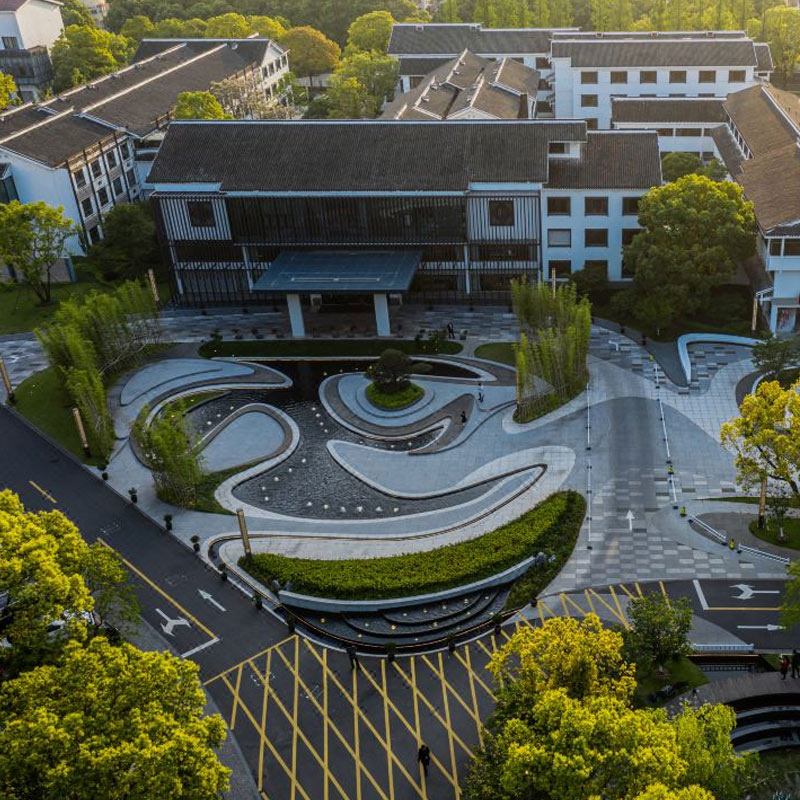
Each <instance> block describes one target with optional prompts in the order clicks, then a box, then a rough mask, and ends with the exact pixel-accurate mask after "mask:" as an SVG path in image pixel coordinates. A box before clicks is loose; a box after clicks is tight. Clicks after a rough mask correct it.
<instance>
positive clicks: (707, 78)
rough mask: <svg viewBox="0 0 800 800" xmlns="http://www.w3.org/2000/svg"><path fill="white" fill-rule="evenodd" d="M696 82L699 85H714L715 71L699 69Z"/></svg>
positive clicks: (715, 80) (715, 79)
mask: <svg viewBox="0 0 800 800" xmlns="http://www.w3.org/2000/svg"><path fill="white" fill-rule="evenodd" d="M698 80H699V81H700V83H716V82H717V71H716V70H715V69H701V70H700V75H699V76H698Z"/></svg>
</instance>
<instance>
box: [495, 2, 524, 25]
mask: <svg viewBox="0 0 800 800" xmlns="http://www.w3.org/2000/svg"><path fill="white" fill-rule="evenodd" d="M495 8H496V10H497V19H496V20H495V24H496V25H497V27H499V28H517V27H519V15H518V13H517V11H518V8H519V6H518V4H517V0H495Z"/></svg>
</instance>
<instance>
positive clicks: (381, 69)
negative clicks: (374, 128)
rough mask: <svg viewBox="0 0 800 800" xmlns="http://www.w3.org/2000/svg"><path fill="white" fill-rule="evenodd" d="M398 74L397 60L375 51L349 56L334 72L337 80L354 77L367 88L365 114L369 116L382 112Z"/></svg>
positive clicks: (395, 83)
mask: <svg viewBox="0 0 800 800" xmlns="http://www.w3.org/2000/svg"><path fill="white" fill-rule="evenodd" d="M397 76H398V63H397V60H396V59H394V58H392V57H391V56H387V55H382V54H380V53H377V52H375V51H371V52H365V53H364V52H362V53H355V54H353V55H352V56H348V57H347V58H345V59H344V60H343V61H342V63H341V64H340V65H339V68H338V69H337V70H336V72H335V73H334V77H335V78H336V80H337V81H347V80H349V79H350V78H353V79H354V80H356V81H358V82H359V83H360V84H361V85H362V86H363V87H364V88H365V89H366V93H367V101H366V105H365V109H364V116H368V117H374V116H377V114H378V113H380V110H381V107H382V105H383V103H384V100H385V99H386V96H387V95H390V94H391V93H392V92H393V91H394V88H395V86H396V85H397Z"/></svg>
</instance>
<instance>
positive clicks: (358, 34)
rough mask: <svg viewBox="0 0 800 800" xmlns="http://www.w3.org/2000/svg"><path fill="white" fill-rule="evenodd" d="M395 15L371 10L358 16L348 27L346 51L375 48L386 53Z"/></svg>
mask: <svg viewBox="0 0 800 800" xmlns="http://www.w3.org/2000/svg"><path fill="white" fill-rule="evenodd" d="M394 23H395V20H394V17H393V16H392V15H391V14H390V13H389V12H388V11H370V12H369V13H368V14H363V15H362V16H360V17H357V18H356V19H354V20H353V21H352V23H350V27H349V28H348V29H347V48H346V50H345V52H346V53H357V52H359V51H366V52H369V51H371V50H374V51H375V52H378V53H385V52H386V49H387V48H388V47H389V37H390V36H391V35H392V26H393V25H394Z"/></svg>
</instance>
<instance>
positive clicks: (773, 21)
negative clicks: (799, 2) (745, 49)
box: [762, 5, 800, 84]
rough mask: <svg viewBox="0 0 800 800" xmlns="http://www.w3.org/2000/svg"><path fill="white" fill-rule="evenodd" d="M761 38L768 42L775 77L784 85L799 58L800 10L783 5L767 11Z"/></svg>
mask: <svg viewBox="0 0 800 800" xmlns="http://www.w3.org/2000/svg"><path fill="white" fill-rule="evenodd" d="M762 36H763V38H764V39H765V40H766V41H767V42H769V47H770V50H771V51H772V61H773V63H774V64H775V72H776V77H777V78H778V79H779V80H780V81H781V82H782V83H783V84H785V83H786V81H788V80H789V78H790V77H791V75H792V73H793V72H794V70H795V68H796V67H797V59H798V57H800V10H799V9H797V8H791V7H790V6H784V5H776V6H774V7H773V8H769V9H767V11H766V12H765V13H764V30H763V33H762Z"/></svg>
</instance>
